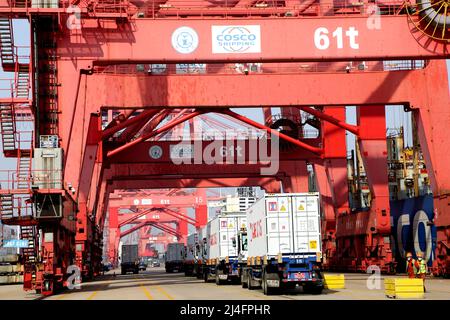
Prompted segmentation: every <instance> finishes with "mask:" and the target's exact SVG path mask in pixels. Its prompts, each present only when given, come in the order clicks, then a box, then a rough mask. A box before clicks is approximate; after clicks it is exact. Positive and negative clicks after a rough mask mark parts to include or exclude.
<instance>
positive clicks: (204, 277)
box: [203, 271, 209, 283]
mask: <svg viewBox="0 0 450 320" xmlns="http://www.w3.org/2000/svg"><path fill="white" fill-rule="evenodd" d="M208 273H209V272H208V271H203V281H205V283H208Z"/></svg>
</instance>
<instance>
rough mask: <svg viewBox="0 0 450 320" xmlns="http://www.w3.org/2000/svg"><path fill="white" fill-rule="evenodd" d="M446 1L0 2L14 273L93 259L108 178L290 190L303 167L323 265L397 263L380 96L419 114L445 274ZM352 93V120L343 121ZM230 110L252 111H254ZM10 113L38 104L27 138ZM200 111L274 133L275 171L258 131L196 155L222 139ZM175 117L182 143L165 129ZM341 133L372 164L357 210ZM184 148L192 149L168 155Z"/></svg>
mask: <svg viewBox="0 0 450 320" xmlns="http://www.w3.org/2000/svg"><path fill="white" fill-rule="evenodd" d="M447 9H448V2H446V1H444V2H442V1H435V0H429V1H422V2H416V1H414V0H410V1H403V0H402V1H390V2H383V1H378V2H375V3H374V2H369V1H365V0H364V1H361V2H358V3H352V2H350V1H331V0H295V1H294V0H293V1H243V0H234V1H231V0H223V1H212V0H211V1H194V0H193V1H181V0H172V1H170V0H169V1H152V0H147V1H145V0H143V1H122V0H92V1H54V2H51V3H45V4H42V3H41V2H39V3H38V2H34V1H29V0H1V1H0V55H1V60H2V66H3V68H4V70H5V71H7V72H10V73H11V74H13V81H12V82H11V90H10V91H11V94H10V96H8V97H6V98H1V99H0V106H1V117H0V128H1V133H2V143H3V152H4V155H5V156H7V157H15V158H17V170H16V171H14V172H9V173H8V174H7V176H6V177H5V179H4V181H3V182H2V189H1V198H0V214H1V220H2V222H3V223H6V224H12V225H19V226H20V227H21V236H22V238H24V239H28V240H29V244H30V245H29V248H25V249H23V254H24V256H25V276H24V288H25V289H26V290H35V291H36V292H41V293H43V294H51V293H53V292H54V290H56V289H57V288H60V287H62V286H63V285H64V284H65V281H66V279H67V276H68V275H67V268H68V266H70V265H72V264H77V265H78V266H79V267H80V268H81V267H82V266H83V265H89V268H91V270H90V272H89V273H90V274H96V273H97V272H98V271H99V268H100V262H101V238H102V236H101V235H102V232H103V228H104V221H105V216H106V211H107V206H108V203H109V200H110V194H111V193H112V192H113V191H114V190H118V189H121V190H124V189H125V190H127V189H160V188H208V187H226V186H232V187H236V186H256V185H257V186H261V187H262V188H264V189H265V190H266V191H268V192H278V191H280V187H281V186H280V185H282V189H283V191H285V192H302V191H308V171H307V164H308V165H312V167H313V170H314V172H315V175H316V177H317V182H318V187H319V190H320V193H321V196H322V197H321V199H322V204H323V210H324V214H323V223H322V227H323V231H324V234H325V236H324V242H323V252H324V263H325V264H326V265H329V266H331V267H339V268H345V269H347V270H349V269H350V270H366V269H367V267H368V266H369V265H371V264H375V265H377V266H379V267H381V268H382V270H383V271H392V270H393V268H394V267H395V259H394V257H393V255H392V248H391V245H392V244H391V243H390V235H391V222H390V209H389V192H388V180H387V179H388V177H387V164H386V157H387V150H386V132H385V131H386V121H385V106H386V105H402V106H403V107H404V109H405V110H406V111H407V112H412V114H413V116H414V119H415V122H416V123H417V124H418V135H419V139H420V145H421V147H422V150H423V152H424V157H425V159H426V164H427V168H428V169H429V175H430V180H431V184H432V189H433V195H434V207H435V217H434V219H433V221H432V223H434V224H435V226H436V227H437V247H436V252H435V256H436V259H435V260H434V262H433V263H434V264H433V271H434V273H436V274H448V273H449V264H450V258H449V256H448V247H449V235H450V207H449V199H450V198H449V190H450V170H448V168H447V163H448V162H449V161H450V158H449V157H450V152H449V150H450V141H449V139H447V137H446V135H445V132H446V131H445V130H446V128H447V126H448V123H449V122H450V108H449V105H450V103H449V102H450V99H449V93H448V79H447V72H446V65H445V61H444V60H443V59H445V58H448V57H449V56H450V55H449V52H448V46H449V39H450V30H449V26H450V21H449V20H450V17H449V12H450V10H447ZM12 19H26V20H28V21H29V23H30V36H31V47H30V48H27V50H28V51H26V50H25V53H23V52H21V50H20V48H18V47H17V46H15V45H14V33H13V28H12ZM386 61H390V62H395V63H386ZM392 64H394V66H392ZM349 105H350V106H356V107H357V124H356V125H350V124H348V123H347V122H346V118H345V106H349ZM231 108H233V109H231ZM237 108H255V109H259V110H261V111H262V113H263V115H264V119H265V120H266V121H265V122H264V123H259V122H256V121H254V120H251V119H249V118H247V117H245V116H243V115H241V114H240V113H238V112H236V109H237ZM271 108H281V115H279V116H272V114H271ZM19 110H26V111H25V112H24V113H26V114H28V115H32V116H33V121H32V122H33V123H34V130H35V131H34V133H33V135H31V137H32V138H26V135H25V133H24V132H21V131H20V130H18V129H17V128H18V127H17V126H16V124H17V121H18V120H19V119H20V116H18V114H19V113H20V112H21V111H19ZM300 111H301V112H300ZM211 114H215V115H214V119H215V121H216V122H217V121H219V123H222V124H225V123H227V126H228V125H231V124H229V121H231V122H234V123H239V124H241V126H244V127H247V128H257V129H259V130H261V131H263V132H268V133H271V134H273V135H274V136H277V137H279V138H280V140H281V141H283V143H281V144H280V145H281V150H280V154H279V160H278V161H276V162H277V164H278V166H279V168H278V170H277V171H276V173H272V174H268V173H266V174H264V173H262V171H261V168H262V167H265V166H266V165H267V161H266V160H267V156H266V157H259V158H257V159H256V160H257V161H255V159H254V158H253V156H252V155H251V154H254V152H253V153H252V152H251V151H252V150H253V151H254V149H252V145H253V144H252V143H253V142H257V143H259V142H260V141H261V139H260V138H258V137H254V136H252V135H249V136H245V135H244V136H245V139H242V134H241V135H240V136H238V137H235V138H229V137H225V138H223V140H222V142H223V146H224V147H225V148H226V149H223V150H224V155H227V154H229V155H230V157H231V158H233V159H237V158H238V155H239V153H240V151H243V152H245V155H246V156H244V161H242V162H241V163H239V162H236V161H234V162H233V161H230V163H227V162H222V163H220V161H219V162H217V161H216V162H214V163H206V162H205V161H203V160H204V159H197V160H198V161H194V160H195V159H194V158H195V156H196V155H198V154H204V153H205V152H206V153H207V152H208V151H209V150H210V149H212V148H213V146H214V145H213V144H214V143H215V142H216V141H217V139H211V137H207V136H206V135H205V134H204V133H203V131H202V126H201V125H200V124H201V123H202V121H204V122H209V123H210V124H211V125H213V126H215V127H216V128H217V127H222V128H225V127H224V126H220V125H219V126H217V123H216V124H214V123H213V122H214V121H209V120H208V119H211V118H209V117H212V116H211ZM306 114H308V115H309V116H308V117H307V119H304V115H306ZM216 115H217V117H216ZM205 116H207V117H206V118H205ZM205 119H206V120H205ZM218 119H221V120H218ZM225 119H227V120H225ZM230 119H233V120H230ZM302 119H303V120H305V121H303V120H302ZM231 127H234V125H231ZM311 127H312V128H314V129H315V130H313V131H314V132H313V134H311V133H310V132H308V131H309V129H308V128H311ZM228 131H232V130H228ZM168 132H172V133H171V134H168ZM186 132H188V133H189V134H188V138H189V139H183V141H184V142H183V143H184V146H181V147H180V145H179V144H180V141H179V139H178V138H176V137H180V136H185V135H186ZM346 132H350V133H353V134H355V135H356V136H357V139H358V144H359V147H360V150H361V156H362V160H363V163H364V167H365V170H366V173H367V178H368V184H369V189H370V192H371V195H372V201H371V203H370V208H368V210H366V211H356V212H353V211H351V210H350V207H349V202H348V187H347V167H346V151H347V150H346V143H345V134H346ZM162 136H168V137H170V139H169V138H168V139H160V138H161V137H162ZM239 138H240V139H239ZM270 140H271V141H272V139H270ZM239 141H241V142H239ZM242 141H244V142H243V143H242ZM27 143H28V144H27ZM239 143H241V144H242V145H239ZM237 146H240V147H241V148H237ZM227 147H230V148H229V149H228V148H227ZM180 150H181V151H182V154H183V155H182V156H180ZM181 158H184V159H185V158H189V159H190V160H192V161H191V162H189V163H184V164H183V165H177V164H175V163H174V159H175V160H176V161H175V162H180V159H181ZM219 158H220V157H219V156H217V159H219ZM32 159H34V164H33V167H32V165H31V163H32ZM219 160H220V159H219ZM38 240H39V241H38ZM39 243H41V244H40V245H39ZM85 256H86V257H87V256H89V257H90V261H89V264H87V263H86V262H87V261H83V260H84V259H85Z"/></svg>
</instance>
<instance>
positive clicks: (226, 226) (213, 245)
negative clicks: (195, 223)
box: [207, 213, 247, 259]
mask: <svg viewBox="0 0 450 320" xmlns="http://www.w3.org/2000/svg"><path fill="white" fill-rule="evenodd" d="M242 228H247V218H246V216H245V213H228V214H227V215H219V216H217V217H215V218H214V219H212V220H210V221H209V222H208V225H207V234H208V239H207V242H208V248H209V250H208V251H209V252H208V258H209V259H217V258H219V259H224V258H226V257H237V256H238V235H239V231H240V230H241V229H242ZM233 244H234V245H233Z"/></svg>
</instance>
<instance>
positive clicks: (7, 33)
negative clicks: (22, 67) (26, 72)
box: [0, 17, 15, 71]
mask: <svg viewBox="0 0 450 320" xmlns="http://www.w3.org/2000/svg"><path fill="white" fill-rule="evenodd" d="M0 57H1V59H2V65H3V70H5V71H14V64H15V57H14V40H13V33H12V20H11V19H9V18H5V17H1V18H0Z"/></svg>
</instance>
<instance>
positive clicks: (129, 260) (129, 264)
mask: <svg viewBox="0 0 450 320" xmlns="http://www.w3.org/2000/svg"><path fill="white" fill-rule="evenodd" d="M120 268H121V274H126V273H127V272H133V273H134V274H138V273H139V252H138V245H137V244H129V245H122V257H121V263H120Z"/></svg>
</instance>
